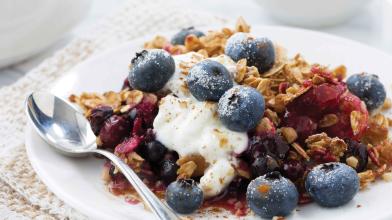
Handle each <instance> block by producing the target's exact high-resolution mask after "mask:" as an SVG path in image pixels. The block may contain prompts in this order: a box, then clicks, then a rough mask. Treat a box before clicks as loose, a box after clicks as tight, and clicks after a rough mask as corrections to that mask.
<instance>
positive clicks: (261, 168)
mask: <svg viewBox="0 0 392 220" xmlns="http://www.w3.org/2000/svg"><path fill="white" fill-rule="evenodd" d="M278 170H279V164H278V162H277V161H276V160H275V159H274V158H273V157H271V156H270V155H264V156H260V157H257V158H256V159H255V160H254V161H253V163H252V165H251V171H252V176H253V177H254V178H256V177H259V176H262V175H264V174H266V173H269V172H272V171H278Z"/></svg>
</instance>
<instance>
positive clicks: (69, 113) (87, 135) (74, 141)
mask: <svg viewBox="0 0 392 220" xmlns="http://www.w3.org/2000/svg"><path fill="white" fill-rule="evenodd" d="M26 113H27V116H28V118H29V119H30V122H31V124H32V125H33V127H34V128H35V130H36V131H37V132H38V134H39V135H40V136H41V137H42V138H43V139H44V140H45V141H46V142H47V143H48V144H49V145H51V146H52V147H54V149H56V150H57V151H58V152H60V153H62V154H64V155H66V156H71V157H80V156H87V155H89V154H92V153H97V154H101V155H103V156H105V157H106V158H108V159H109V160H111V161H112V162H113V164H115V165H116V166H117V168H118V169H119V170H121V172H122V173H123V174H124V176H125V177H126V178H127V179H128V181H129V182H130V183H131V184H132V186H133V187H134V188H135V190H136V191H137V192H138V193H139V195H140V196H141V197H142V199H143V200H144V202H145V203H146V204H147V205H148V206H149V208H150V209H151V210H152V211H153V212H154V214H155V215H156V216H157V217H158V219H162V220H172V219H180V218H179V217H178V216H177V214H176V213H175V212H174V211H172V210H171V209H170V208H169V207H168V206H166V205H165V204H163V203H162V202H161V201H160V200H159V199H158V198H157V197H156V196H155V194H154V193H152V192H151V190H150V189H149V188H148V187H147V186H146V185H145V184H144V183H143V181H142V180H141V179H140V178H139V177H138V176H137V175H136V173H135V172H134V171H133V170H132V169H131V168H130V167H129V166H128V165H127V164H126V163H124V162H123V161H122V160H121V159H120V158H118V157H117V156H116V155H114V154H112V153H110V152H108V151H105V150H100V149H97V145H96V144H95V139H96V137H95V135H94V134H93V132H92V130H91V127H90V124H89V123H88V121H87V119H86V118H85V117H84V116H83V114H81V113H80V112H79V111H78V110H77V109H76V108H74V107H73V106H72V105H70V104H68V103H67V102H66V101H64V100H63V99H61V98H59V97H56V96H54V95H52V94H50V93H47V92H34V93H32V94H31V95H29V96H28V97H27V100H26Z"/></svg>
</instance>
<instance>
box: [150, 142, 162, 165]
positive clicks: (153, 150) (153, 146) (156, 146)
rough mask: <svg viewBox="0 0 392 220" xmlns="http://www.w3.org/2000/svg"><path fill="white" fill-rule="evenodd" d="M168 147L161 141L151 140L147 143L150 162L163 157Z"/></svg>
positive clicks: (157, 160)
mask: <svg viewBox="0 0 392 220" xmlns="http://www.w3.org/2000/svg"><path fill="white" fill-rule="evenodd" d="M166 150H167V149H166V147H165V146H164V145H163V144H162V143H161V142H159V141H151V142H149V143H147V144H146V151H147V157H148V160H149V161H150V162H153V163H157V162H159V161H160V160H162V159H163V157H164V156H165V153H166Z"/></svg>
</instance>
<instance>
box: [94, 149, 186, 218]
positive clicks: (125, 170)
mask: <svg viewBox="0 0 392 220" xmlns="http://www.w3.org/2000/svg"><path fill="white" fill-rule="evenodd" d="M92 152H93V153H98V154H101V155H103V156H105V157H107V158H108V159H109V160H111V161H112V162H113V164H115V165H116V166H117V168H118V169H119V170H121V172H122V174H124V176H125V177H126V178H127V179H128V181H129V182H130V183H131V184H132V186H133V187H134V188H135V190H136V191H137V193H138V194H139V195H140V196H141V197H142V199H143V200H144V202H145V203H146V204H147V205H148V206H149V208H150V209H151V210H152V211H153V212H154V214H155V215H156V216H157V217H158V219H161V220H176V219H180V218H179V217H178V215H177V214H176V213H175V212H174V211H172V210H171V209H170V208H169V207H168V206H167V205H165V204H164V203H162V202H161V200H160V199H158V198H157V197H156V196H155V194H154V193H153V192H151V190H150V189H149V188H148V187H147V186H146V185H145V184H144V183H143V181H142V180H141V179H140V178H139V177H138V176H137V174H136V173H135V172H134V171H133V170H132V169H131V168H130V167H129V166H128V165H127V164H126V163H124V162H123V161H122V160H121V159H120V158H118V157H117V156H116V155H114V154H112V153H110V152H108V151H105V150H100V149H94V150H92Z"/></svg>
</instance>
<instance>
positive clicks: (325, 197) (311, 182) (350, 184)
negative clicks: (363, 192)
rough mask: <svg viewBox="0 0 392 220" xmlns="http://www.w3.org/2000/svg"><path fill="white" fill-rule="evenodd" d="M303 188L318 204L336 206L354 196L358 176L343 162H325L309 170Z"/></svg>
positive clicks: (356, 190) (357, 186) (356, 189)
mask: <svg viewBox="0 0 392 220" xmlns="http://www.w3.org/2000/svg"><path fill="white" fill-rule="evenodd" d="M305 188H306V191H307V192H308V193H309V195H310V196H311V197H312V199H313V200H314V201H315V202H317V203H318V204H319V205H321V206H326V207H336V206H341V205H344V204H346V203H348V202H349V201H351V200H352V199H353V198H354V196H355V194H357V192H358V190H359V178H358V175H357V172H356V171H355V170H354V169H353V168H351V167H349V166H347V165H346V164H344V163H338V162H332V163H325V164H321V165H318V166H316V167H314V168H313V169H312V170H311V171H310V172H309V174H308V176H307V178H306V180H305Z"/></svg>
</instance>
